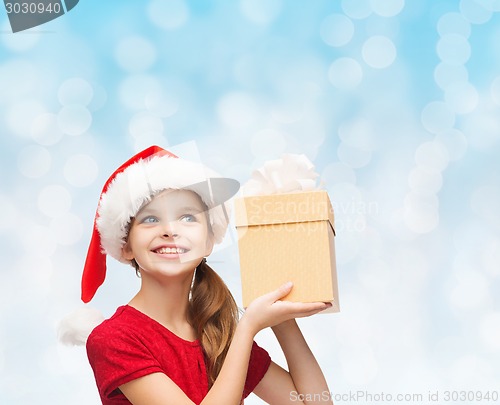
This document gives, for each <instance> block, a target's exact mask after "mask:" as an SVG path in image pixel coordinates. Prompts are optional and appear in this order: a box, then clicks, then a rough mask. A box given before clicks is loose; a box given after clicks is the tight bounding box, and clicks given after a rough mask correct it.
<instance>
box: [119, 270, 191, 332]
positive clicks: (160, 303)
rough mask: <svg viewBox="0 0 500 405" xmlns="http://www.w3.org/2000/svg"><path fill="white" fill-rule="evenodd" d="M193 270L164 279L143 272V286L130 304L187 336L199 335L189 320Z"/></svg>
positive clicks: (170, 328)
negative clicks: (195, 332)
mask: <svg viewBox="0 0 500 405" xmlns="http://www.w3.org/2000/svg"><path fill="white" fill-rule="evenodd" d="M193 274H194V270H193V272H190V273H188V274H185V275H184V276H183V277H181V276H179V277H169V278H168V279H165V280H163V279H162V280H159V279H157V278H153V277H151V276H150V275H148V274H147V273H145V272H141V289H140V290H139V292H138V293H137V295H136V296H135V297H134V298H132V300H131V301H130V302H129V305H130V306H132V307H134V308H136V309H137V310H139V311H141V312H142V313H144V314H146V315H148V316H149V317H150V318H152V319H154V320H155V321H157V322H159V323H160V324H162V325H163V326H165V327H166V328H167V329H169V330H170V331H171V332H173V333H175V334H176V335H178V336H179V337H181V338H183V339H185V340H194V339H196V336H195V335H194V331H193V329H192V327H191V325H190V324H189V321H188V307H189V291H190V289H191V282H192V278H193Z"/></svg>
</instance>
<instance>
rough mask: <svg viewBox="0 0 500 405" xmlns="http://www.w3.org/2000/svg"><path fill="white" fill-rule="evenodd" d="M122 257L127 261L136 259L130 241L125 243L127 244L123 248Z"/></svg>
mask: <svg viewBox="0 0 500 405" xmlns="http://www.w3.org/2000/svg"><path fill="white" fill-rule="evenodd" d="M122 257H123V258H124V259H126V260H132V259H135V256H134V253H133V252H132V248H131V247H130V244H129V243H128V241H127V242H125V244H124V245H123V247H122Z"/></svg>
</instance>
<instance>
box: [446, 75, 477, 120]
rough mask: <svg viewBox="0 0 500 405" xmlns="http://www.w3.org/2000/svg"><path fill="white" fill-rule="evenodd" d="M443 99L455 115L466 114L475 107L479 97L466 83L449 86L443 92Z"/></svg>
mask: <svg viewBox="0 0 500 405" xmlns="http://www.w3.org/2000/svg"><path fill="white" fill-rule="evenodd" d="M444 99H445V101H446V104H448V106H449V107H450V109H451V110H452V111H454V112H455V113H457V114H467V113H470V112H472V111H474V109H475V108H476V107H477V105H478V103H479V95H478V93H477V90H476V88H475V87H474V86H473V85H472V84H470V83H467V82H455V83H452V84H450V85H449V86H448V87H447V88H446V91H445V94H444Z"/></svg>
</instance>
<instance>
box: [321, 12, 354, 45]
mask: <svg viewBox="0 0 500 405" xmlns="http://www.w3.org/2000/svg"><path fill="white" fill-rule="evenodd" d="M320 34H321V38H322V39H323V41H325V43H326V44H327V45H330V46H334V47H338V46H343V45H346V44H348V43H349V42H350V41H351V39H352V37H353V35H354V24H353V23H352V21H351V20H350V19H349V18H347V17H346V16H345V15H343V14H331V15H329V16H328V17H326V18H325V19H324V20H323V22H322V23H321V30H320Z"/></svg>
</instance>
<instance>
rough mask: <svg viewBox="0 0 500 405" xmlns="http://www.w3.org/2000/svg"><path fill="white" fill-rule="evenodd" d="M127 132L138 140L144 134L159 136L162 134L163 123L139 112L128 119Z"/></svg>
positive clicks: (146, 113)
mask: <svg viewBox="0 0 500 405" xmlns="http://www.w3.org/2000/svg"><path fill="white" fill-rule="evenodd" d="M128 130H129V132H130V135H132V137H134V138H140V137H141V136H143V135H144V134H160V135H161V134H162V133H163V121H162V119H161V118H158V117H157V116H155V115H153V114H150V113H148V112H140V113H137V114H135V115H134V116H133V117H132V118H131V119H130V123H129V126H128Z"/></svg>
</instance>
